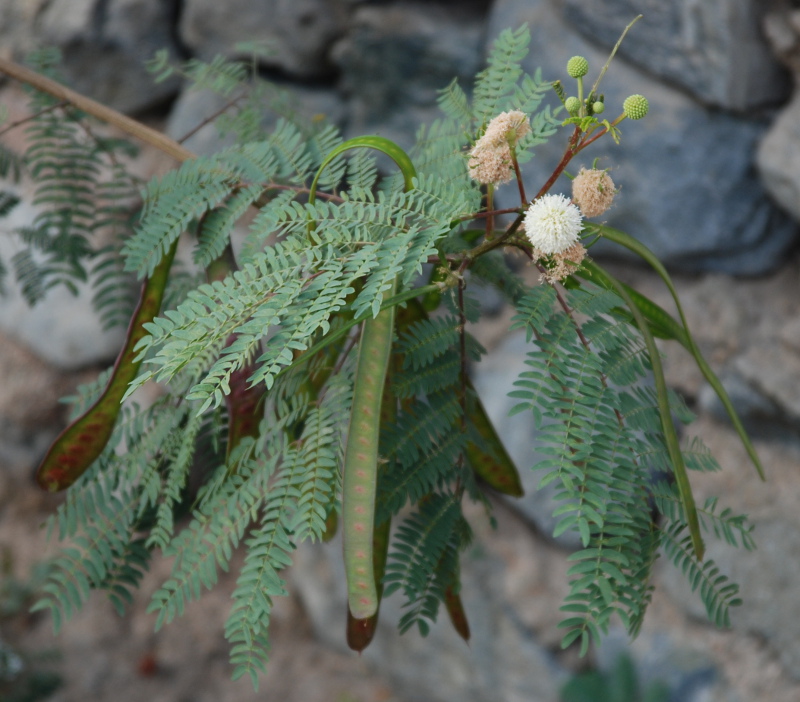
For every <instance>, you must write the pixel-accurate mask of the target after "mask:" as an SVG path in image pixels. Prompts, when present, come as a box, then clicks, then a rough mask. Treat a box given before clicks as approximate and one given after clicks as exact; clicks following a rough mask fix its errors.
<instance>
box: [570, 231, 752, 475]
mask: <svg viewBox="0 0 800 702" xmlns="http://www.w3.org/2000/svg"><path fill="white" fill-rule="evenodd" d="M615 231H616V230H615ZM617 234H623V232H617ZM634 241H635V240H634ZM636 243H637V244H638V243H639V242H636ZM640 246H641V247H643V245H640ZM657 270H658V269H657ZM584 273H588V275H583V274H584ZM580 275H581V277H583V278H586V279H588V280H591V281H592V282H594V283H597V284H598V285H602V286H603V287H605V288H608V289H609V290H611V289H614V283H613V279H612V277H611V275H609V273H608V272H607V271H605V270H604V269H603V268H601V267H600V266H599V265H597V264H596V263H595V262H594V261H591V260H589V259H586V260H585V261H584V262H583V269H582V270H581V274H580ZM662 277H663V276H662ZM621 285H622V286H623V288H624V289H625V290H626V291H627V292H628V294H629V295H630V297H631V299H632V300H634V302H635V303H636V305H637V306H638V307H639V309H640V310H641V311H642V314H643V315H644V316H645V318H646V319H647V321H648V323H649V324H650V330H651V331H652V333H653V335H654V336H658V337H660V338H662V339H674V340H675V341H677V342H678V343H679V344H680V345H681V346H683V347H684V348H685V349H686V350H687V351H689V353H691V354H692V355H693V356H694V359H695V362H696V363H697V367H698V368H699V369H700V372H701V373H702V374H703V377H704V378H705V379H706V380H707V381H708V384H709V385H710V386H711V387H712V388H713V389H714V392H716V393H717V397H719V399H720V402H722V405H723V406H724V407H725V411H726V412H727V413H728V417H730V420H731V423H732V424H733V427H734V429H735V430H736V433H737V434H738V435H739V439H740V441H741V442H742V445H743V446H744V448H745V450H746V451H747V455H748V456H749V457H750V460H751V461H752V462H753V465H754V466H755V468H756V470H757V471H758V475H759V477H760V478H761V479H762V480H766V476H765V475H764V467H763V466H762V464H761V460H760V459H759V457H758V454H757V453H756V450H755V447H754V446H753V443H752V442H751V441H750V437H749V436H748V435H747V432H746V431H745V428H744V425H743V424H742V420H741V419H740V418H739V415H738V414H737V412H736V408H735V407H734V406H733V402H731V398H730V397H729V396H728V392H727V391H726V390H725V387H724V386H723V385H722V383H721V382H720V380H719V378H718V377H717V376H716V374H715V373H714V371H713V370H712V369H711V366H709V365H708V362H707V361H706V359H705V358H704V357H703V355H702V354H701V353H700V349H698V348H697V344H695V343H694V340H693V339H692V336H691V334H690V333H689V329H688V327H686V326H685V323H686V320H685V318H684V317H683V313H682V312H681V319H682V320H683V324H681V323H679V322H678V321H677V320H676V319H674V318H673V317H672V315H671V314H669V312H667V311H666V310H665V309H663V308H662V307H660V306H659V305H657V304H656V303H655V302H653V301H652V300H650V299H648V298H647V297H645V296H644V295H642V294H641V293H640V292H637V291H636V290H634V289H633V288H631V287H630V286H628V285H625V284H624V283H621ZM667 285H668V286H669V285H670V283H667ZM673 299H674V300H675V303H676V305H677V307H678V310H681V306H680V302H679V301H678V297H677V294H676V293H673Z"/></svg>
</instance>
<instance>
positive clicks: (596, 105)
mask: <svg viewBox="0 0 800 702" xmlns="http://www.w3.org/2000/svg"><path fill="white" fill-rule="evenodd" d="M605 109H606V104H605V103H604V102H600V100H598V101H597V102H593V103H592V114H595V115H600V114H602V113H603V112H604V111H605Z"/></svg>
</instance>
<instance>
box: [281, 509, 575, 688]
mask: <svg viewBox="0 0 800 702" xmlns="http://www.w3.org/2000/svg"><path fill="white" fill-rule="evenodd" d="M477 528H478V530H479V533H480V536H479V539H480V544H479V545H478V547H477V548H475V549H473V552H472V554H469V555H467V556H466V557H465V558H464V560H463V567H462V572H461V577H462V600H463V602H464V607H465V610H466V612H467V617H468V619H469V622H470V629H471V632H472V636H471V638H470V643H469V646H468V645H467V644H465V643H464V641H462V640H461V639H460V638H459V637H458V635H457V634H456V633H455V632H454V631H453V629H452V627H451V626H450V623H449V622H448V621H447V615H446V614H445V613H444V612H442V613H441V615H440V618H439V622H438V623H437V624H436V625H434V626H433V627H432V628H431V631H430V634H429V635H428V636H427V637H426V638H424V639H423V638H421V637H420V636H419V634H418V633H417V632H416V630H412V631H409V632H408V633H406V634H404V635H402V636H401V635H399V634H398V632H397V629H396V622H397V621H398V620H399V618H400V615H401V614H402V611H401V608H400V604H401V597H400V595H399V594H398V595H397V596H393V597H391V598H388V599H386V600H384V602H383V603H382V605H381V617H380V620H379V624H378V630H377V632H376V635H375V638H374V639H373V641H372V643H371V644H370V646H369V647H368V648H367V649H366V650H365V651H364V652H363V654H362V656H363V657H364V659H365V660H367V661H368V662H369V663H370V664H371V665H373V666H375V668H376V669H377V670H378V671H380V672H381V674H382V675H384V676H386V677H387V678H389V679H390V680H392V681H393V683H394V684H395V685H396V689H402V690H404V692H405V694H406V695H408V697H409V698H411V699H424V700H426V701H429V702H450V700H453V699H458V700H464V702H484V701H485V700H488V699H491V700H493V701H495V700H496V701H497V702H556V700H557V694H558V688H559V686H560V684H561V683H562V682H563V680H564V679H565V677H566V672H565V671H564V669H563V668H562V667H561V666H560V665H559V664H558V662H557V661H556V659H555V657H554V656H552V654H550V653H548V652H547V650H546V649H544V648H543V647H542V643H541V641H539V640H537V636H536V633H535V632H534V630H532V629H531V628H530V627H529V626H527V623H526V622H525V620H524V615H523V613H522V612H518V611H514V610H513V609H511V608H509V607H508V606H507V604H506V603H505V602H504V600H503V598H502V596H500V597H498V595H500V593H502V592H505V591H507V588H508V587H509V585H510V583H511V581H512V578H510V573H509V570H510V569H509V568H508V563H507V562H506V561H505V560H503V559H501V558H500V557H499V556H498V553H497V552H496V551H494V550H492V547H491V545H490V544H488V543H487V542H486V541H484V540H483V538H482V537H483V536H486V525H485V522H484V526H483V528H481V527H480V526H478V527H477ZM517 528H518V529H519V526H518V527H517ZM523 531H524V528H523ZM519 536H520V538H524V537H522V536H521V534H519ZM341 548H342V547H341V542H340V541H339V540H338V539H337V540H336V541H335V542H332V543H330V544H324V545H320V546H303V547H302V548H301V549H300V550H299V551H298V553H297V556H296V567H295V570H294V571H293V573H294V577H293V579H292V580H293V585H294V586H295V587H297V588H298V590H299V592H300V596H301V598H302V600H303V604H304V606H305V607H306V609H307V611H308V612H309V616H310V618H311V621H312V623H313V626H314V629H315V631H316V633H317V635H318V636H319V637H320V638H321V639H322V640H323V641H326V642H328V643H329V645H331V646H335V647H337V648H343V647H344V630H345V612H346V604H345V603H346V601H347V594H346V590H345V587H344V569H343V565H342V557H341ZM547 560H548V562H549V559H547ZM526 565H532V566H533V570H535V571H541V570H542V569H543V568H544V562H540V563H538V564H536V565H533V564H530V563H526V562H524V561H522V560H520V561H517V562H516V568H517V569H523V568H525V567H526ZM528 574H529V576H531V573H530V572H529V573H528ZM542 578H543V575H542V574H541V572H540V573H539V574H538V577H537V576H533V577H530V579H529V581H528V583H526V585H527V586H528V588H533V587H535V586H534V585H533V582H532V581H539V582H540V583H541V580H542Z"/></svg>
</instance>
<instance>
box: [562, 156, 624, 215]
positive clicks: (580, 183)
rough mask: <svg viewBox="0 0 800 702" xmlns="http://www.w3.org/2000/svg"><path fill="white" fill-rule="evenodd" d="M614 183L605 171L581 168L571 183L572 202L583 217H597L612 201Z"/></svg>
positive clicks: (614, 191)
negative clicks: (579, 209)
mask: <svg viewBox="0 0 800 702" xmlns="http://www.w3.org/2000/svg"><path fill="white" fill-rule="evenodd" d="M615 194H616V190H615V189H614V181H613V180H611V176H610V175H608V173H607V172H606V171H602V170H599V169H597V168H590V169H588V170H587V169H586V168H581V170H580V173H578V175H576V176H575V179H574V180H573V181H572V200H573V202H575V204H577V205H578V207H580V208H581V212H582V213H583V216H584V217H597V216H599V215H601V214H603V212H605V211H606V210H607V209H608V208H609V207H611V203H612V202H613V201H614V195H615Z"/></svg>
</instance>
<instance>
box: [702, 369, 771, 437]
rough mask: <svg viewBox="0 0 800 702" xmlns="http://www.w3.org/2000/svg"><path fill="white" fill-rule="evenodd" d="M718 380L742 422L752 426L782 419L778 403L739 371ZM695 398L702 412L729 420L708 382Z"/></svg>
mask: <svg viewBox="0 0 800 702" xmlns="http://www.w3.org/2000/svg"><path fill="white" fill-rule="evenodd" d="M720 382H721V383H722V386H723V387H724V388H725V391H726V392H727V393H728V397H730V399H731V402H732V403H733V406H734V408H735V409H736V413H737V414H738V415H739V417H740V418H741V419H742V421H743V422H745V423H748V424H749V425H751V426H752V425H757V424H760V423H762V422H772V421H775V420H779V421H782V420H783V415H782V413H781V410H780V408H779V407H778V405H776V404H775V402H773V401H772V400H770V399H769V398H768V397H765V396H764V394H763V393H762V392H759V391H758V390H757V389H756V388H754V387H753V386H752V385H751V384H750V383H749V382H747V381H746V380H745V379H744V378H743V377H742V376H741V375H740V374H739V373H736V372H735V371H732V372H728V373H726V374H723V375H722V376H721V377H720ZM697 400H698V404H699V406H700V408H701V409H702V410H703V411H704V412H708V413H709V414H711V415H712V416H713V417H714V418H715V419H717V420H718V421H722V422H730V418H729V416H728V412H727V410H726V409H725V407H724V405H723V404H722V402H720V399H719V397H718V396H717V393H716V392H715V391H714V389H713V388H712V387H711V386H710V385H709V384H708V383H705V384H704V385H703V386H702V387H701V389H700V392H699V394H698V398H697Z"/></svg>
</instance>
